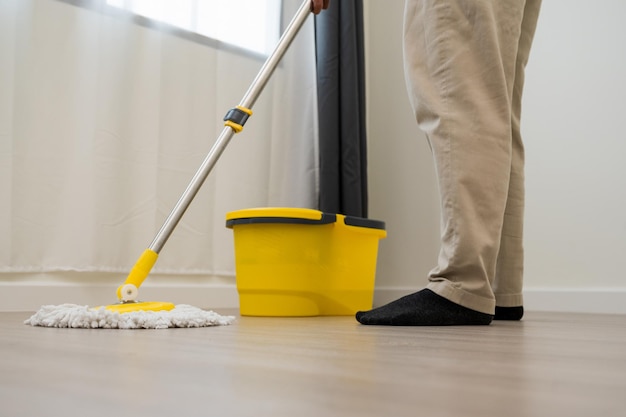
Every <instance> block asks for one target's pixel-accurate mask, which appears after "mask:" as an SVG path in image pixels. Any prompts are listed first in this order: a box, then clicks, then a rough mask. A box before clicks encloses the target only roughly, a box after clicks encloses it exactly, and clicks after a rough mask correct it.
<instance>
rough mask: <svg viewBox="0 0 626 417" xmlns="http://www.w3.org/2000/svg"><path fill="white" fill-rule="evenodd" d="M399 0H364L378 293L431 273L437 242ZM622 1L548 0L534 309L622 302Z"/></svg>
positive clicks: (539, 58)
mask: <svg viewBox="0 0 626 417" xmlns="http://www.w3.org/2000/svg"><path fill="white" fill-rule="evenodd" d="M403 7H404V2H403V1H401V0H395V1H385V2H383V1H365V11H366V57H367V77H368V105H369V107H368V120H369V143H370V144H369V158H370V162H369V164H370V165H369V169H370V172H369V175H370V210H371V213H370V216H371V217H373V218H377V219H381V220H385V221H386V222H387V226H388V238H387V239H386V240H384V241H381V247H380V251H379V268H378V275H377V291H376V299H375V303H376V304H380V303H383V302H386V301H389V300H391V299H393V298H396V297H397V296H399V295H402V294H404V293H408V292H412V291H414V290H416V289H418V288H420V287H422V286H423V285H424V284H425V283H426V274H427V272H428V271H429V270H430V269H431V268H432V266H434V262H435V260H436V255H437V252H438V234H439V210H438V203H437V199H438V194H437V188H436V183H435V177H434V167H433V163H432V159H431V155H430V149H429V148H428V145H427V143H426V141H425V138H424V136H423V135H422V134H421V133H420V132H419V131H418V129H417V127H416V126H415V122H414V121H413V118H412V113H411V109H410V106H409V103H408V98H407V95H406V91H405V84H404V75H403V71H402V50H401V36H402V13H403ZM623 16H626V2H623V1H621V0H602V1H600V2H595V3H589V2H582V1H575V2H573V1H570V0H545V1H544V3H543V9H542V14H541V16H540V19H539V24H538V28H537V33H536V37H535V43H534V47H533V51H532V53H531V58H530V62H529V66H528V68H527V83H526V90H525V98H524V106H525V107H524V111H523V120H522V124H523V134H524V138H525V143H526V149H527V215H526V237H525V241H526V281H525V283H526V296H525V304H526V308H527V309H528V310H558V311H587V312H619V313H626V281H625V274H624V271H623V269H622V265H621V264H622V259H624V257H625V256H626V233H625V232H626V215H624V212H625V210H624V206H625V205H626V165H625V164H623V163H622V159H623V155H624V154H626V141H624V138H625V136H626V135H625V133H624V130H623V128H622V121H623V118H624V115H625V114H626V104H625V103H626V101H625V100H624V97H626V81H625V80H624V74H626V53H625V52H624V46H623V45H624V40H625V39H626V27H625V26H624V25H622V24H621V20H622V18H623Z"/></svg>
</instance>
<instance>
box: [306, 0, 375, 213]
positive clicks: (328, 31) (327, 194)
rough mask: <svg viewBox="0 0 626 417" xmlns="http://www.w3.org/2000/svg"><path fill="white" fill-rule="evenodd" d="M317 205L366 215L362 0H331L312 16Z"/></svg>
mask: <svg viewBox="0 0 626 417" xmlns="http://www.w3.org/2000/svg"><path fill="white" fill-rule="evenodd" d="M315 40H316V54H317V82H318V87H317V88H318V106H319V109H318V111H319V136H320V139H319V141H320V143H319V149H320V190H319V209H320V210H322V211H325V212H331V213H341V214H345V215H350V216H359V217H367V149H366V131H365V70H364V56H363V55H364V52H363V2H362V0H334V1H331V2H330V7H329V9H328V10H326V11H323V12H322V13H320V14H319V15H318V16H316V18H315Z"/></svg>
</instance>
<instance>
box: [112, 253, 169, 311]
mask: <svg viewBox="0 0 626 417" xmlns="http://www.w3.org/2000/svg"><path fill="white" fill-rule="evenodd" d="M158 257H159V254H158V253H156V252H155V251H153V250H151V249H146V250H145V251H144V252H143V253H142V254H141V256H140V257H139V259H138V260H137V262H136V263H135V266H133V269H131V270H130V272H129V274H128V277H126V281H124V284H122V285H120V286H119V287H118V288H117V298H118V299H120V300H121V299H122V287H123V286H124V285H126V284H132V285H134V286H135V287H137V288H139V287H140V286H141V284H142V283H143V281H144V280H145V279H146V277H147V276H148V274H149V273H150V271H151V270H152V267H153V266H154V264H155V263H156V261H157V258H158Z"/></svg>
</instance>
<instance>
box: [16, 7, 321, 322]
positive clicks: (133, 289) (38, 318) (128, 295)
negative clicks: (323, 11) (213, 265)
mask: <svg viewBox="0 0 626 417" xmlns="http://www.w3.org/2000/svg"><path fill="white" fill-rule="evenodd" d="M310 11H311V5H310V0H304V2H303V3H302V5H301V6H300V8H299V9H298V12H297V13H296V15H295V17H294V18H293V20H292V21H291V23H290V24H289V25H288V26H287V28H286V29H285V32H284V33H283V35H282V36H281V38H280V40H279V41H278V44H277V45H276V47H275V49H274V51H273V52H272V53H271V54H270V56H269V57H268V58H267V60H266V61H265V63H264V64H263V66H262V67H261V70H260V71H259V73H258V74H257V76H256V78H255V79H254V81H253V82H252V85H251V86H250V87H249V89H248V91H247V92H246V94H245V95H244V97H243V99H242V100H241V101H240V103H239V105H238V106H236V107H235V108H233V109H230V110H229V111H228V112H227V113H226V116H225V117H224V129H223V130H222V133H221V134H220V135H219V136H218V138H217V140H216V142H215V144H214V145H213V147H212V148H211V150H210V151H209V153H208V155H207V156H206V158H205V159H204V161H203V162H202V164H201V165H200V167H199V168H198V170H197V171H196V174H195V175H194V176H193V178H192V179H191V181H190V183H189V185H188V186H187V188H186V189H185V191H184V192H183V194H182V195H181V197H180V199H179V200H178V202H177V203H176V205H175V206H174V208H173V209H172V211H171V212H170V214H169V216H168V217H167V219H166V220H165V222H164V223H163V226H162V227H161V229H160V230H159V231H158V233H157V234H156V236H155V237H154V240H153V241H152V243H151V244H150V246H148V248H147V249H146V250H145V251H144V252H143V253H142V254H141V256H140V257H139V259H138V260H137V262H136V263H135V265H134V266H133V268H132V269H131V271H130V272H129V274H128V276H127V278H126V280H125V281H124V283H123V284H122V285H120V286H119V287H118V288H117V292H116V295H117V298H118V300H119V301H118V303H117V304H111V305H107V306H101V307H94V308H90V307H88V306H82V305H77V304H62V305H58V306H54V305H46V306H42V307H41V308H40V309H39V311H37V312H36V313H35V314H34V315H33V316H31V317H30V318H29V319H28V320H26V321H25V322H24V324H30V325H32V326H43V327H67V328H92V329H95V328H109V329H165V328H170V327H208V326H219V325H227V324H231V323H232V322H233V321H234V319H235V318H234V317H233V316H221V315H219V314H217V313H215V312H213V311H205V310H202V309H199V308H197V307H193V306H190V305H185V304H180V305H178V306H175V305H174V304H172V303H169V302H159V301H149V302H145V301H144V302H142V301H139V298H138V296H139V287H140V286H141V284H142V283H143V282H144V280H145V279H146V277H147V276H148V274H149V273H150V271H151V270H152V267H153V266H154V264H155V263H156V261H157V258H158V256H159V253H160V251H161V249H163V246H164V245H165V242H166V241H167V239H168V238H169V237H170V235H171V234H172V232H173V231H174V229H175V228H176V226H177V224H178V222H179V221H180V219H181V218H182V216H183V214H184V213H185V211H186V210H187V208H188V207H189V205H190V204H191V202H192V201H193V199H194V197H195V196H196V194H197V193H198V191H199V190H200V188H201V187H202V184H203V183H204V181H205V180H206V178H207V177H208V175H209V173H210V172H211V170H212V169H213V167H214V166H215V163H216V162H217V160H218V159H219V157H220V156H221V154H222V152H223V151H224V149H225V148H226V146H227V145H228V142H229V141H230V140H231V138H232V137H233V136H234V134H236V133H239V132H241V131H242V130H243V126H244V124H245V123H246V121H247V120H248V118H249V117H250V116H251V115H252V110H251V108H252V106H253V105H254V103H255V101H256V99H257V98H258V96H259V95H260V94H261V91H262V90H263V88H264V87H265V85H266V84H267V82H268V80H269V78H270V76H271V75H272V73H273V72H274V69H275V68H276V66H277V65H278V63H279V62H280V60H281V58H282V56H283V55H284V53H285V52H286V50H287V48H288V47H289V45H290V44H291V42H292V41H293V39H294V38H295V36H296V34H297V33H298V31H299V30H300V28H301V27H302V25H303V24H304V22H305V21H306V19H307V17H308V16H309V14H310Z"/></svg>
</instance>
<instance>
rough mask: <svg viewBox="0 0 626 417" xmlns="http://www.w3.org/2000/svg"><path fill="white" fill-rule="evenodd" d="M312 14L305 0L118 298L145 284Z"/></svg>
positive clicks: (129, 275) (129, 276)
mask: <svg viewBox="0 0 626 417" xmlns="http://www.w3.org/2000/svg"><path fill="white" fill-rule="evenodd" d="M310 12H311V1H310V0H304V1H303V2H302V5H301V6H300V8H299V9H298V12H297V13H296V15H295V17H294V18H293V19H292V21H291V22H290V23H289V25H288V26H287V28H286V29H285V32H284V33H283V35H282V36H281V38H280V40H279V41H278V43H277V45H276V47H275V48H274V51H273V52H272V53H271V55H270V56H269V57H268V58H267V60H266V61H265V64H263V67H261V70H260V71H259V73H258V74H257V76H256V78H255V79H254V81H253V82H252V84H251V85H250V87H249V88H248V91H247V92H246V94H245V95H244V97H243V99H242V100H241V102H240V103H239V105H238V106H237V107H236V108H235V109H232V110H230V111H229V113H228V114H227V115H226V118H225V123H224V124H225V127H224V129H223V130H222V133H221V134H220V135H219V137H218V138H217V140H216V142H215V144H214V145H213V147H212V148H211V150H210V151H209V153H208V155H207V156H206V158H205V159H204V161H203V162H202V164H201V165H200V168H198V170H197V171H196V174H195V175H194V176H193V178H192V179H191V181H190V182H189V185H188V186H187V189H185V191H184V193H183V194H182V195H181V197H180V199H179V200H178V202H177V203H176V205H175V206H174V208H173V209H172V211H171V212H170V214H169V216H168V217H167V219H166V220H165V222H164V223H163V226H161V229H160V230H159V231H158V233H157V234H156V236H155V237H154V240H153V241H152V243H151V244H150V246H149V247H148V249H146V250H145V251H144V252H143V253H142V255H141V256H140V257H139V259H138V260H137V263H136V264H135V266H134V267H133V268H132V269H131V271H130V273H129V274H128V277H127V278H126V281H125V282H124V284H123V285H121V286H120V287H119V288H118V289H117V296H118V298H119V299H123V298H124V297H123V296H122V287H125V286H127V285H128V284H130V285H131V286H134V287H135V291H136V289H137V288H139V286H140V285H141V284H142V283H143V281H144V280H145V279H146V277H147V276H148V274H149V273H150V270H151V269H152V267H153V266H154V264H155V263H156V260H157V257H158V254H159V252H161V249H163V246H164V245H165V242H166V241H167V240H168V239H169V237H170V235H171V234H172V232H173V231H174V229H175V228H176V226H177V225H178V222H179V221H180V219H181V218H182V217H183V214H185V211H186V210H187V208H188V207H189V205H190V204H191V202H192V201H193V199H194V197H195V196H196V194H197V193H198V191H199V190H200V188H201V187H202V184H203V183H204V181H205V180H206V179H207V177H208V175H209V173H210V172H211V170H212V169H213V167H214V166H215V163H216V162H217V160H218V159H219V157H220V156H221V155H222V152H223V151H224V149H226V146H227V145H228V143H229V142H230V139H231V138H232V137H233V135H234V134H235V133H239V132H240V131H241V130H242V129H243V123H245V121H246V120H247V118H248V116H250V115H251V114H252V111H251V110H250V109H251V107H252V106H253V105H254V103H255V102H256V100H257V98H258V97H259V95H260V94H261V92H262V91H263V88H265V85H266V84H267V82H268V80H269V78H270V77H271V75H272V73H273V72H274V70H275V69H276V66H277V65H278V63H279V62H280V60H281V59H282V57H283V55H284V54H285V52H286V51H287V49H288V48H289V45H291V42H292V41H293V40H294V38H295V37H296V35H297V34H298V32H299V31H300V29H301V28H302V26H303V25H304V22H305V21H306V19H307V18H308V17H309V14H310ZM128 288H130V287H128ZM129 295H130V294H129ZM135 296H136V294H132V297H135ZM128 298H131V297H128Z"/></svg>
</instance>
